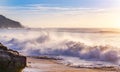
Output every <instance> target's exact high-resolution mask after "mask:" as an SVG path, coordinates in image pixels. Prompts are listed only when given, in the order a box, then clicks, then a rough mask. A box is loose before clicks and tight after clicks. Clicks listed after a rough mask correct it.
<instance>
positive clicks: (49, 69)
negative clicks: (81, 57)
mask: <svg viewBox="0 0 120 72" xmlns="http://www.w3.org/2000/svg"><path fill="white" fill-rule="evenodd" d="M119 71H120V69H115V68H112V67H103V68H76V67H70V66H66V65H64V64H60V63H58V62H57V60H55V59H48V58H44V57H42V58H36V57H27V67H26V68H25V69H24V70H23V71H22V72H119Z"/></svg>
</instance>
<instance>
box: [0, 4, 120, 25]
mask: <svg viewBox="0 0 120 72" xmlns="http://www.w3.org/2000/svg"><path fill="white" fill-rule="evenodd" d="M0 10H1V11H0V13H1V14H3V15H4V14H5V15H6V16H7V17H9V18H12V19H15V20H18V21H20V22H22V24H24V25H27V26H30V27H35V26H37V27H68V24H69V26H70V27H85V26H86V27H96V26H97V27H101V26H103V25H106V26H105V27H107V26H108V27H112V24H113V23H115V20H116V19H117V20H118V19H119V17H120V14H119V13H120V9H119V8H104V9H102V8H84V7H77V8H76V7H58V6H49V5H41V4H34V5H25V6H0ZM97 24H98V25H97Z"/></svg>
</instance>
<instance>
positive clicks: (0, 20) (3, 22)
mask: <svg viewBox="0 0 120 72" xmlns="http://www.w3.org/2000/svg"><path fill="white" fill-rule="evenodd" d="M0 28H23V26H22V25H21V23H20V22H17V21H14V20H11V19H9V18H6V17H5V16H3V15H0Z"/></svg>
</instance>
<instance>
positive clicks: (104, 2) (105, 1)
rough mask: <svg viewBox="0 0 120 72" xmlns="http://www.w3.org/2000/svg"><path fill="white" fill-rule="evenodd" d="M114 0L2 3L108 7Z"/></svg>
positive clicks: (6, 0) (9, 1)
mask: <svg viewBox="0 0 120 72" xmlns="http://www.w3.org/2000/svg"><path fill="white" fill-rule="evenodd" d="M1 1H3V0H1ZM116 1H117V0H4V3H5V4H6V5H12V6H23V5H28V4H48V5H54V6H63V7H66V6H67V7H109V6H111V5H112V4H114V3H115V2H116Z"/></svg>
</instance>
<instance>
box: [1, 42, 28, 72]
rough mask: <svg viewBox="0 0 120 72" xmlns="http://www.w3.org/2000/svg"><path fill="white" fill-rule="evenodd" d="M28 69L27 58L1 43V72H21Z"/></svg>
mask: <svg viewBox="0 0 120 72" xmlns="http://www.w3.org/2000/svg"><path fill="white" fill-rule="evenodd" d="M24 67H26V57H24V56H20V55H19V53H18V52H17V51H14V50H11V49H8V48H7V47H5V46H3V45H2V44H1V43H0V72H21V70H22V69H23V68H24Z"/></svg>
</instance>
